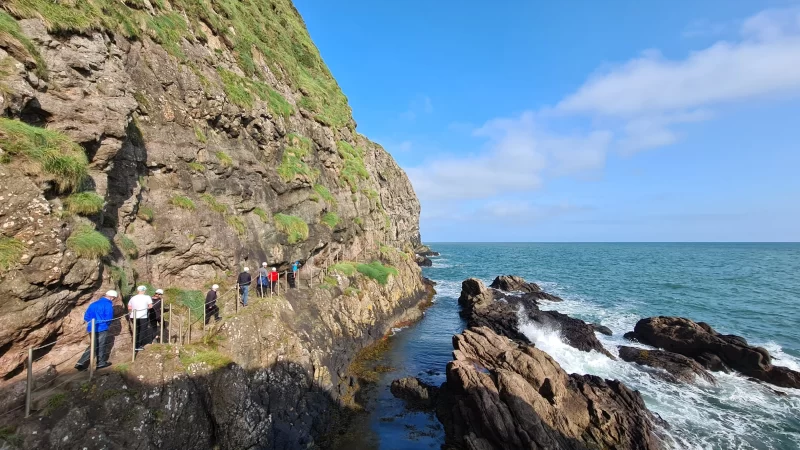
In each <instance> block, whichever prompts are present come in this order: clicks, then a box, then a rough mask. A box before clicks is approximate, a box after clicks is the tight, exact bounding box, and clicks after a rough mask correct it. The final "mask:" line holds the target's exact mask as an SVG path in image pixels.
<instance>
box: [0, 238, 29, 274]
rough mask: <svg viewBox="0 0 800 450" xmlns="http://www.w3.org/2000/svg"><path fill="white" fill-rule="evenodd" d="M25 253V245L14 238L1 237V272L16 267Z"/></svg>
mask: <svg viewBox="0 0 800 450" xmlns="http://www.w3.org/2000/svg"><path fill="white" fill-rule="evenodd" d="M24 252H25V244H23V243H22V242H20V241H19V240H18V239H15V238H12V237H0V271H2V272H5V271H7V270H8V269H10V268H12V267H14V266H15V265H16V264H17V263H18V262H19V260H20V258H21V257H22V254H23V253H24Z"/></svg>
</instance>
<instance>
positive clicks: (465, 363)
mask: <svg viewBox="0 0 800 450" xmlns="http://www.w3.org/2000/svg"><path fill="white" fill-rule="evenodd" d="M453 347H454V349H455V350H454V351H453V357H454V361H451V362H450V363H449V364H448V365H447V382H446V383H445V384H444V385H443V386H442V391H441V393H440V397H441V399H440V401H439V404H438V406H437V417H438V418H439V420H440V421H441V422H442V424H444V427H445V433H446V444H448V445H452V446H455V447H457V448H468V449H481V450H500V449H526V450H531V449H534V450H536V449H542V450H544V449H548V450H550V449H594V448H615V449H640V450H651V449H660V448H662V444H661V442H660V440H659V438H658V436H657V435H656V433H655V423H656V420H657V419H656V418H655V417H654V416H653V415H652V414H651V413H650V412H649V411H648V410H647V407H646V406H645V404H644V401H643V400H642V397H641V395H639V393H638V392H636V391H632V390H630V389H629V388H627V387H626V386H625V385H624V384H622V383H620V382H618V381H613V380H603V379H602V378H599V377H596V376H591V375H578V374H571V375H568V374H567V373H566V372H565V371H564V370H563V369H562V368H561V366H559V364H558V363H557V362H556V361H554V360H553V359H552V358H551V357H550V356H549V355H548V354H546V353H545V352H543V351H541V350H539V349H537V348H536V347H534V346H532V345H525V344H517V343H515V342H513V341H510V340H509V339H507V338H505V337H503V336H499V335H497V334H496V333H494V332H493V331H492V330H490V329H489V328H486V327H480V328H471V329H468V330H466V331H464V332H463V333H462V334H459V335H456V336H455V337H454V338H453Z"/></svg>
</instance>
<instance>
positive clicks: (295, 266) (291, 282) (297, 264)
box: [289, 261, 300, 289]
mask: <svg viewBox="0 0 800 450" xmlns="http://www.w3.org/2000/svg"><path fill="white" fill-rule="evenodd" d="M298 270H300V261H295V262H293V263H292V277H291V278H290V279H289V287H290V288H292V289H294V288H295V287H297V271H298Z"/></svg>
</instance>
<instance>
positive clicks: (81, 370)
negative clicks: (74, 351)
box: [75, 364, 88, 372]
mask: <svg viewBox="0 0 800 450" xmlns="http://www.w3.org/2000/svg"><path fill="white" fill-rule="evenodd" d="M75 368H76V369H77V370H78V371H79V372H83V371H84V370H86V369H87V368H88V367H87V366H84V365H81V364H75Z"/></svg>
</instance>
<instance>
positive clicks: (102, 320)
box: [75, 291, 118, 370]
mask: <svg viewBox="0 0 800 450" xmlns="http://www.w3.org/2000/svg"><path fill="white" fill-rule="evenodd" d="M117 297H118V295H117V291H108V292H106V295H105V297H101V298H100V299H99V300H95V301H93V302H92V304H91V305H89V308H87V309H86V313H85V314H84V315H83V320H85V321H86V331H87V332H89V333H91V332H92V319H94V337H95V341H94V349H95V354H96V355H97V368H98V369H102V368H103V367H108V366H110V365H111V363H110V362H108V354H109V353H110V351H109V350H110V349H109V348H108V347H107V344H106V337H107V335H108V324H109V323H110V322H111V319H113V318H114V300H115V299H116V298H117ZM91 351H92V344H91V343H90V344H89V348H87V349H86V351H85V352H83V356H81V359H79V360H78V363H77V364H75V368H76V369H78V370H86V369H87V368H88V367H89V358H90V357H91Z"/></svg>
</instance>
